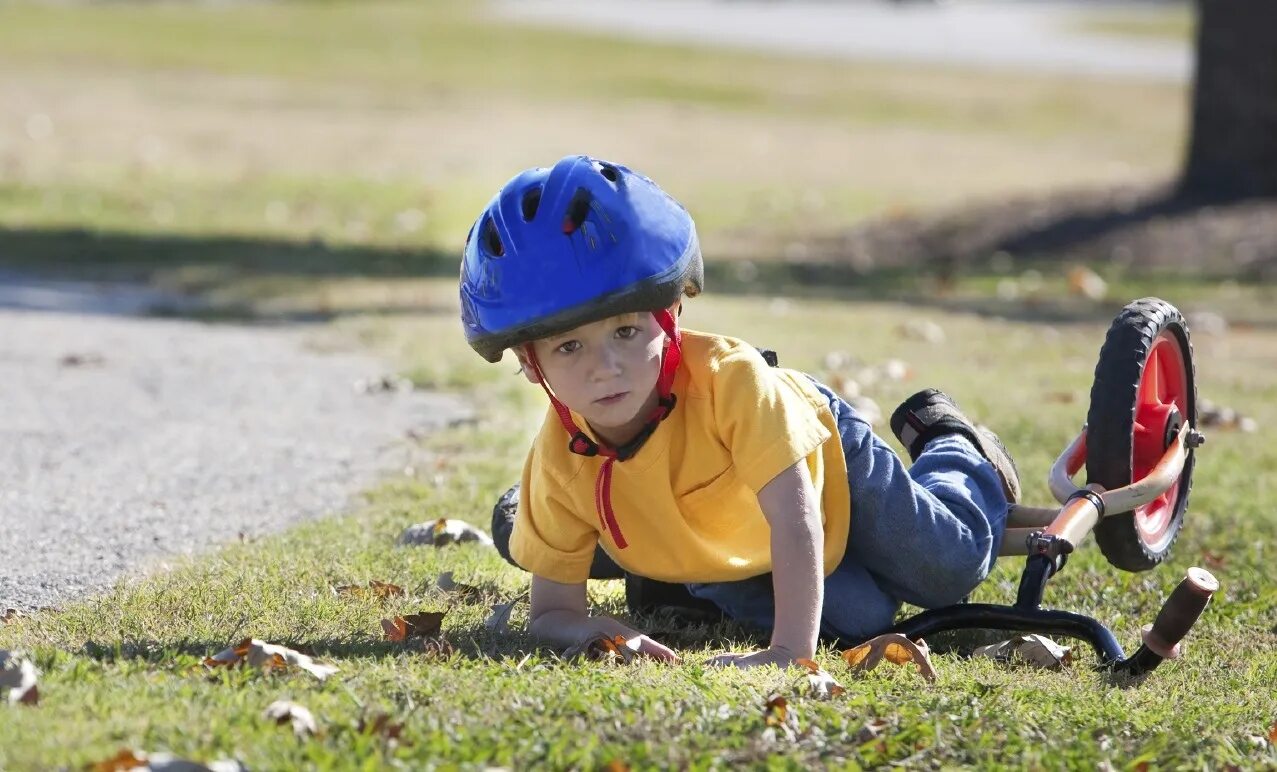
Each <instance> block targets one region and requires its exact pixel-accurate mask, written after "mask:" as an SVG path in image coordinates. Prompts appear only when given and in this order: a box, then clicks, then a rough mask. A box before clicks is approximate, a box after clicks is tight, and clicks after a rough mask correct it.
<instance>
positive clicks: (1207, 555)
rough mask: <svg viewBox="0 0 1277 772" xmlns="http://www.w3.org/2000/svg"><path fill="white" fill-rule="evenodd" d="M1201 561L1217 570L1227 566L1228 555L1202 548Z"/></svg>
mask: <svg viewBox="0 0 1277 772" xmlns="http://www.w3.org/2000/svg"><path fill="white" fill-rule="evenodd" d="M1202 563H1204V564H1205V565H1206V567H1207V568H1209V569H1211V570H1212V571H1219V570H1222V569H1224V568H1226V567H1227V566H1228V556H1227V555H1225V554H1223V553H1221V552H1214V551H1212V550H1208V549H1204V550H1202Z"/></svg>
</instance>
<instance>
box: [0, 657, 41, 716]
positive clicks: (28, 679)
mask: <svg viewBox="0 0 1277 772" xmlns="http://www.w3.org/2000/svg"><path fill="white" fill-rule="evenodd" d="M0 697H3V698H4V702H7V703H8V704H10V705H38V704H39V703H40V690H39V689H38V688H37V687H36V669H35V665H33V664H32V663H31V660H30V659H28V658H27V656H26V654H25V653H23V652H21V651H0Z"/></svg>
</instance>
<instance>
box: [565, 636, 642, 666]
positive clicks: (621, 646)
mask: <svg viewBox="0 0 1277 772" xmlns="http://www.w3.org/2000/svg"><path fill="white" fill-rule="evenodd" d="M640 643H641V641H640V640H639V639H638V637H635V638H634V639H633V640H629V641H627V640H625V636H624V635H615V636H612V637H611V638H609V637H608V636H606V635H600V636H597V637H595V638H589V639H587V640H584V641H581V642H580V643H578V644H576V645H575V646H572V647H570V648H569V649H568V650H567V651H565V652H563V658H564V659H578V658H584V659H587V660H590V661H592V662H606V663H608V664H612V665H628V664H629V663H630V662H632V661H633V660H634V658H635V657H637V656H638V649H639V644H640Z"/></svg>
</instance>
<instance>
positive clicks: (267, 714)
mask: <svg viewBox="0 0 1277 772" xmlns="http://www.w3.org/2000/svg"><path fill="white" fill-rule="evenodd" d="M262 718H264V719H266V720H267V721H274V722H275V723H276V724H279V725H281V726H282V725H284V724H292V726H293V734H295V735H297V736H298V737H302V738H306V737H314V736H315V735H317V734H319V727H318V726H317V725H316V724H315V717H314V716H313V715H311V712H310V711H309V710H307V709H306V708H305V707H303V706H301V705H298V704H297V703H295V702H289V701H288V700H275V701H274V702H272V703H271V704H269V705H267V706H266V710H265V711H263V712H262Z"/></svg>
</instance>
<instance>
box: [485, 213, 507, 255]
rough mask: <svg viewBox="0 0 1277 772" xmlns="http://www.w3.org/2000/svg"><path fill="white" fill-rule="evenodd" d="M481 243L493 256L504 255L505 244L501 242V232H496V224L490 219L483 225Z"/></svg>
mask: <svg viewBox="0 0 1277 772" xmlns="http://www.w3.org/2000/svg"><path fill="white" fill-rule="evenodd" d="M483 244H484V246H486V247H487V248H488V253H489V254H491V255H492V256H493V257H505V245H504V244H502V243H501V234H499V233H497V224H496V223H494V222H493V221H492V220H488V221H487V222H486V223H484V225H483Z"/></svg>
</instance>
